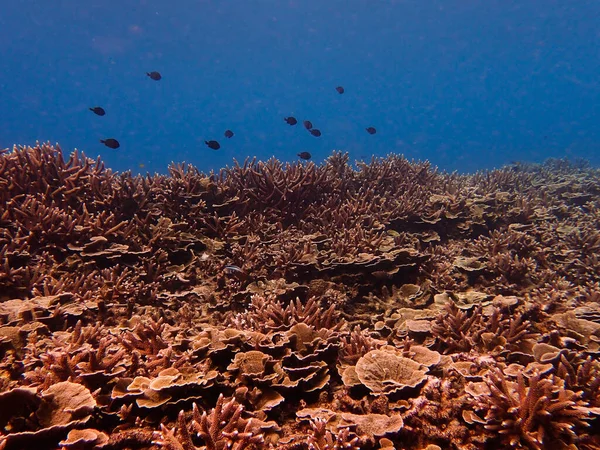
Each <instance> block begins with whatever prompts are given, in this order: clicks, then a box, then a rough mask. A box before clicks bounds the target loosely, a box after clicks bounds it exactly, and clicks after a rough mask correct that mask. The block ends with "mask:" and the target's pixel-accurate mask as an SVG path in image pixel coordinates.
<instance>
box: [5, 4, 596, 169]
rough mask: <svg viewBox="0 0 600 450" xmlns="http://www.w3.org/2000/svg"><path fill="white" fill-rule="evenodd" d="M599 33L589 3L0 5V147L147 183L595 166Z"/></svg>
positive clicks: (593, 12)
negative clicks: (324, 165)
mask: <svg viewBox="0 0 600 450" xmlns="http://www.w3.org/2000/svg"><path fill="white" fill-rule="evenodd" d="M598 24H600V2H598V1H595V0H589V1H586V0H580V1H577V2H565V1H558V0H543V1H542V0H530V1H513V0H482V1H474V0H466V1H464V0H461V1H459V0H449V1H427V0H398V1H393V0H389V1H356V0H344V1H341V0H329V1H316V0H310V1H295V0H294V1H282V0H260V1H259V0H245V1H198V0H194V1H191V0H177V1H170V2H169V1H164V0H135V1H134V0H119V1H116V0H101V1H100V0H87V1H80V0H77V1H75V0H53V1H41V0H19V1H15V0H12V1H4V2H2V7H1V8H0V148H6V147H11V146H12V145H13V144H17V143H18V144H33V143H35V141H36V140H41V141H48V140H49V141H51V142H58V143H59V144H60V145H61V146H62V148H63V149H64V150H66V151H67V152H70V151H71V150H72V149H74V148H77V149H80V150H82V151H84V152H85V154H86V155H88V156H90V157H96V156H97V155H101V157H102V159H103V160H104V161H105V162H106V163H107V166H108V167H111V168H113V169H115V170H119V171H125V170H129V169H131V170H133V171H134V172H139V171H141V172H145V171H150V172H161V173H164V172H166V168H167V166H168V164H169V163H170V162H171V161H174V162H181V161H186V162H190V163H193V164H194V165H196V166H197V167H198V168H199V169H200V170H202V171H204V172H207V171H209V170H217V169H219V168H221V167H224V166H225V165H231V164H232V161H233V159H234V158H235V159H237V160H238V161H243V160H244V159H245V158H247V157H254V156H256V157H257V158H259V159H262V160H264V159H267V158H269V157H271V156H275V157H277V158H279V159H281V160H289V161H292V160H296V159H297V158H298V157H297V154H298V153H300V152H309V153H311V154H312V159H313V160H314V161H316V162H319V161H322V160H323V159H325V158H327V157H328V156H329V155H330V154H331V152H332V150H334V149H336V150H342V151H344V152H348V153H349V154H350V158H351V160H359V159H370V157H371V155H376V156H384V155H386V154H388V153H398V154H404V155H405V156H406V157H408V158H410V159H412V158H415V159H419V160H424V159H427V160H430V161H431V162H432V163H433V164H434V165H437V166H438V167H439V168H440V169H443V170H448V171H453V170H458V171H460V172H473V171H476V170H479V169H491V168H494V167H498V166H501V165H503V164H507V163H509V162H511V161H514V160H520V161H533V162H540V161H543V160H545V159H546V158H548V157H559V158H562V157H568V158H579V157H584V158H586V159H588V160H590V161H591V162H592V163H593V164H597V163H598V162H599V160H600V158H599V156H598V153H599V151H598V150H599V142H600V131H599V128H598V127H599V125H598V124H599V122H598V117H599V113H600V111H599V105H600V85H599V84H598V77H599V74H600V31H599V25H598ZM152 71H157V72H160V74H161V75H162V78H161V79H160V80H153V79H151V78H150V77H149V76H147V73H148V72H152ZM337 86H343V87H344V93H343V94H340V93H338V92H337V91H336V87H337ZM95 106H100V107H102V108H103V109H105V111H106V115H104V116H98V115H96V114H94V113H93V112H91V111H90V110H89V108H91V107H95ZM288 116H293V117H295V118H297V119H298V124H297V125H295V126H290V125H288V124H286V123H285V122H284V120H283V119H284V117H288ZM304 120H310V121H311V122H312V123H313V125H314V127H315V128H318V129H319V130H321V131H322V136H320V137H315V136H313V135H311V134H310V133H309V132H308V131H307V130H306V129H305V128H304V126H303V124H302V121H304ZM368 127H374V128H375V129H376V130H377V132H376V133H375V134H370V133H368V132H367V131H366V128H368ZM228 129H230V130H232V131H233V133H234V136H233V137H231V138H226V137H225V136H224V132H225V130H228ZM108 138H112V139H117V140H118V141H119V143H120V146H119V147H118V148H116V149H113V148H109V147H107V146H105V145H103V144H102V143H100V140H104V139H108ZM211 140H217V141H218V142H219V143H220V149H218V150H213V149H211V148H209V147H208V146H207V145H206V144H205V141H211Z"/></svg>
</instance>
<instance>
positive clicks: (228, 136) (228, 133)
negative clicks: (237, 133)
mask: <svg viewBox="0 0 600 450" xmlns="http://www.w3.org/2000/svg"><path fill="white" fill-rule="evenodd" d="M225 137H226V138H227V139H230V138H232V137H233V131H231V130H226V131H225Z"/></svg>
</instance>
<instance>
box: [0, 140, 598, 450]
mask: <svg viewBox="0 0 600 450" xmlns="http://www.w3.org/2000/svg"><path fill="white" fill-rule="evenodd" d="M599 194H600V171H598V170H595V169H591V168H589V167H586V166H585V165H576V164H573V163H568V162H566V161H563V160H551V161H548V162H546V163H544V164H542V165H524V164H515V165H511V166H508V167H505V168H503V169H501V170H495V171H492V172H486V173H478V174H475V175H469V176H461V175H457V174H445V173H439V172H437V171H436V170H435V169H433V168H432V167H430V165H429V164H428V163H419V162H410V161H407V160H406V159H404V158H402V157H399V156H389V157H387V158H381V159H373V160H372V161H371V162H370V163H358V166H357V167H356V168H352V165H351V164H349V160H348V156H347V155H345V154H342V153H334V154H333V155H332V156H331V157H329V159H328V160H327V161H326V162H325V163H324V164H322V165H315V164H314V163H312V162H310V161H309V162H297V163H293V164H287V163H286V164H284V163H281V162H279V161H277V160H275V159H272V160H269V161H267V162H257V161H254V160H248V161H246V162H244V163H243V164H241V165H240V164H237V163H236V164H235V165H234V166H233V167H229V168H226V169H224V170H222V171H220V172H219V173H214V174H210V175H205V174H202V173H200V172H199V171H198V170H196V169H195V168H194V167H191V166H183V165H173V166H171V167H170V169H169V175H168V176H162V175H160V176H159V175H155V176H149V175H148V176H132V175H130V174H129V173H124V174H116V173H113V172H112V171H110V170H109V169H106V168H105V167H104V165H103V164H102V162H101V161H100V160H96V161H94V160H90V159H88V158H86V157H85V156H84V155H82V154H78V153H73V154H72V155H71V156H70V157H68V158H67V157H66V155H64V154H63V153H62V152H61V150H60V148H58V147H53V146H51V145H48V144H44V145H39V146H37V147H35V148H24V147H21V148H15V149H14V150H12V151H4V152H2V153H1V154H0V355H1V365H0V374H1V376H0V449H2V450H12V449H84V450H86V449H168V450H194V449H206V450H225V449H235V450H243V449H269V448H272V449H284V450H286V449H287V450H292V449H298V450H300V449H306V450H308V449H315V450H334V449H367V450H368V449H386V450H391V449H419V450H425V449H427V450H434V449H510V448H512V449H558V450H560V449H584V450H591V449H598V448H600V418H599V417H598V416H599V415H600V363H599V360H598V354H599V352H600V258H599V254H600V231H599V230H600V199H599Z"/></svg>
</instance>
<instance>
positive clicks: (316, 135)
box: [308, 128, 321, 137]
mask: <svg viewBox="0 0 600 450" xmlns="http://www.w3.org/2000/svg"><path fill="white" fill-rule="evenodd" d="M308 132H309V133H310V134H312V135H313V136H314V137H319V136H321V130H318V129H317V128H313V129H312V130H308Z"/></svg>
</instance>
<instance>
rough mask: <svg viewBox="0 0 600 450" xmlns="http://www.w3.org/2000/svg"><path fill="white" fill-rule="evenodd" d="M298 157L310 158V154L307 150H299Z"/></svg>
mask: <svg viewBox="0 0 600 450" xmlns="http://www.w3.org/2000/svg"><path fill="white" fill-rule="evenodd" d="M298 157H299V158H302V159H310V158H312V155H311V154H310V153H308V152H300V153H298Z"/></svg>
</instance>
